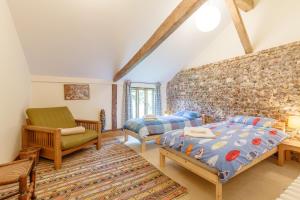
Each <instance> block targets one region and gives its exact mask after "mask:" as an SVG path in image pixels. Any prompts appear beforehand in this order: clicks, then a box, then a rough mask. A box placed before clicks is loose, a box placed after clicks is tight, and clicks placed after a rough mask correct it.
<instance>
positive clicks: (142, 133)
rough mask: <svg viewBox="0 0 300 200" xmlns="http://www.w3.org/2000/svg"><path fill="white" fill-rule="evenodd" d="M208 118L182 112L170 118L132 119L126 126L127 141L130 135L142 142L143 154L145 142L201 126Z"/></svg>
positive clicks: (195, 113)
mask: <svg viewBox="0 0 300 200" xmlns="http://www.w3.org/2000/svg"><path fill="white" fill-rule="evenodd" d="M206 118H207V117H205V116H204V115H203V116H200V115H199V114H198V113H197V112H193V111H181V112H177V113H175V114H174V115H169V116H155V117H150V118H146V117H144V118H139V119H130V120H128V121H127V122H126V123H125V125H124V128H123V130H124V134H125V141H127V140H128V135H130V136H133V137H135V138H137V139H139V140H140V141H141V152H143V151H144V150H145V142H146V141H149V140H159V138H160V135H161V134H163V133H165V132H168V131H171V130H177V129H183V128H184V127H195V126H201V125H202V124H203V121H204V120H205V119H206Z"/></svg>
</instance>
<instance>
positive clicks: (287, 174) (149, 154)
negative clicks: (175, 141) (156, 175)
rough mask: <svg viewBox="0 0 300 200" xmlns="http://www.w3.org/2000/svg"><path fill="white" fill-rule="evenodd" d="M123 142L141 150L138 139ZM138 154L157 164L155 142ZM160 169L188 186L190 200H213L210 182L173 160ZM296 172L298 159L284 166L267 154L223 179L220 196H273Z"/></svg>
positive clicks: (258, 199)
mask: <svg viewBox="0 0 300 200" xmlns="http://www.w3.org/2000/svg"><path fill="white" fill-rule="evenodd" d="M122 139H123V138H122ZM126 145H128V146H129V147H131V148H133V149H134V150H136V151H138V152H139V151H140V146H139V142H138V141H137V140H136V139H134V138H132V137H129V141H128V142H127V143H126ZM141 155H142V156H143V157H144V158H145V159H147V160H148V161H149V162H151V163H152V164H153V165H155V166H156V167H157V168H159V153H158V145H156V144H155V143H154V142H150V143H148V144H147V150H146V152H145V153H143V154H141ZM162 172H164V173H165V174H166V175H167V176H169V177H170V178H172V179H173V180H175V181H177V182H178V183H180V184H181V185H183V186H185V187H186V188H188V191H189V194H190V198H191V199H192V200H214V198H215V191H214V186H213V185H212V184H211V183H209V182H208V181H205V180H204V179H202V178H200V177H198V176H197V175H195V174H193V173H192V172H189V171H188V170H186V169H184V168H182V167H180V166H178V165H176V164H175V163H174V162H172V161H170V160H167V162H166V167H165V169H164V170H162ZM299 174H300V164H299V163H298V162H294V161H288V162H286V164H285V165H284V166H283V167H279V166H277V165H276V160H275V159H274V158H269V159H267V160H265V161H263V162H261V163H260V164H258V165H257V166H254V167H253V168H251V169H249V170H247V171H246V172H244V173H242V174H240V175H238V176H237V177H235V178H233V179H232V180H230V181H229V182H228V183H226V184H225V185H224V186H223V198H224V199H225V200H254V199H255V200H274V199H275V198H276V197H278V196H279V195H280V194H281V193H282V192H283V190H284V189H285V188H286V187H287V186H288V185H289V184H290V183H292V181H293V180H294V179H295V178H296V177H297V176H299Z"/></svg>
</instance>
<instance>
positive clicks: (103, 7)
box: [7, 0, 230, 82]
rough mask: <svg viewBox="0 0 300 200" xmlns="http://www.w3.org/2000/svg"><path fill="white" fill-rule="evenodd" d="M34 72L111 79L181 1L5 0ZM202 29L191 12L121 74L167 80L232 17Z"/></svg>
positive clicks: (218, 3) (135, 78) (216, 2)
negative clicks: (159, 43) (138, 60)
mask: <svg viewBox="0 0 300 200" xmlns="http://www.w3.org/2000/svg"><path fill="white" fill-rule="evenodd" d="M7 1H8V4H9V7H10V10H11V13H12V16H13V19H14V21H15V25H16V28H17V31H18V34H19V37H20V40H21V43H22V46H23V49H24V52H25V56H26V58H27V61H28V65H29V67H30V71H31V73H32V74H33V75H47V76H68V77H85V78H99V79H105V80H112V78H113V75H114V73H115V72H116V71H117V70H118V69H119V68H120V67H122V66H123V65H124V64H126V62H127V61H128V60H129V59H130V58H131V56H133V54H134V53H135V52H136V51H137V50H138V49H139V48H140V47H141V46H142V45H143V43H144V42H145V41H146V40H147V39H148V38H149V37H150V36H151V35H152V33H153V32H154V31H155V30H156V28H157V27H158V26H159V25H160V24H161V22H162V21H163V20H164V19H165V18H166V17H167V16H168V15H169V14H170V13H171V11H172V10H173V9H174V8H175V7H176V6H177V5H178V4H179V2H180V0H163V1H161V0H26V1H20V0H7ZM209 3H211V4H214V5H216V6H218V7H219V8H220V10H221V12H222V22H221V24H220V26H219V27H218V28H217V29H216V30H214V31H212V32H209V33H201V32H200V31H198V30H197V29H196V27H195V25H194V20H195V19H194V16H192V17H190V18H189V19H188V20H187V21H186V22H185V23H184V24H183V25H182V26H181V27H180V28H179V29H178V30H176V31H175V32H174V33H173V34H172V35H171V36H170V37H169V38H168V39H167V40H166V41H165V42H163V43H162V45H161V46H160V47H158V48H157V49H156V50H155V51H154V52H153V53H152V54H151V55H150V56H149V57H148V58H146V59H145V60H144V61H143V62H142V63H140V64H139V65H138V66H137V67H136V68H135V69H134V70H133V71H132V72H131V73H129V74H128V75H127V76H126V77H124V79H131V80H133V81H144V82H154V81H162V82H165V81H168V80H169V79H171V78H172V77H173V75H174V74H175V73H177V72H178V71H179V70H180V69H181V68H182V67H184V66H185V65H187V64H188V63H189V61H190V60H191V59H193V58H194V57H195V56H197V55H198V54H200V52H201V51H202V50H203V49H204V48H205V47H206V46H208V45H209V43H210V42H211V41H212V40H213V39H214V38H215V37H216V35H217V34H218V33H220V32H221V30H222V29H223V28H224V27H225V26H226V25H227V24H228V23H229V22H230V19H229V15H228V13H227V9H225V5H224V1H223V0H211V1H209Z"/></svg>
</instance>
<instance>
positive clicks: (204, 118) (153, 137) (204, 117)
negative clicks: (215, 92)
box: [123, 114, 213, 153]
mask: <svg viewBox="0 0 300 200" xmlns="http://www.w3.org/2000/svg"><path fill="white" fill-rule="evenodd" d="M201 119H202V124H207V123H211V122H212V121H213V119H212V117H210V116H207V115H204V114H202V115H201ZM123 133H124V138H125V139H124V141H125V142H127V141H128V135H130V136H132V137H134V138H136V139H138V140H139V141H140V142H141V153H143V152H145V151H146V142H147V141H153V140H155V141H156V143H157V144H159V141H160V135H148V136H146V137H143V138H142V137H140V135H139V134H138V133H135V132H133V131H131V130H128V129H123Z"/></svg>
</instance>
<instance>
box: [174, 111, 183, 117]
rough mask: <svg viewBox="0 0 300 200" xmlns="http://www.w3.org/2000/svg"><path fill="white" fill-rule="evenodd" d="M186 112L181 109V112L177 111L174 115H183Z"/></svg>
mask: <svg viewBox="0 0 300 200" xmlns="http://www.w3.org/2000/svg"><path fill="white" fill-rule="evenodd" d="M183 114H184V111H179V112H176V113H175V114H174V115H176V116H183Z"/></svg>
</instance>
